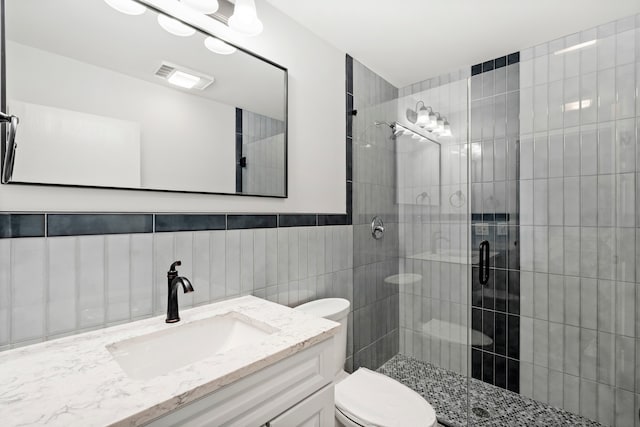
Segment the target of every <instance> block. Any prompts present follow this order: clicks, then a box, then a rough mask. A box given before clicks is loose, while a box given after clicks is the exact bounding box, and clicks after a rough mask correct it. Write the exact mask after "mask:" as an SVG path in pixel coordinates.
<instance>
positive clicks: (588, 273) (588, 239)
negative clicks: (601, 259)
mask: <svg viewBox="0 0 640 427" xmlns="http://www.w3.org/2000/svg"><path fill="white" fill-rule="evenodd" d="M599 230H602V229H598V228H595V227H582V228H581V229H580V274H581V276H583V277H594V278H595V277H598V269H599V264H598V253H599V251H600V250H604V249H603V248H601V247H599V246H598V231H599ZM612 249H613V248H612ZM600 277H603V276H600Z"/></svg>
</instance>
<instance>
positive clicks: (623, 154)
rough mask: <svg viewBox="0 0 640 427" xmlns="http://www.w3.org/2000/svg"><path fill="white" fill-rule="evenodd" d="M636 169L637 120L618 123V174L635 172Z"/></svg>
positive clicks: (619, 121)
mask: <svg viewBox="0 0 640 427" xmlns="http://www.w3.org/2000/svg"><path fill="white" fill-rule="evenodd" d="M635 168H636V129H635V120H633V119H625V120H618V121H616V172H618V173H625V172H634V171H635Z"/></svg>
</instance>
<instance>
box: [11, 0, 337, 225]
mask: <svg viewBox="0 0 640 427" xmlns="http://www.w3.org/2000/svg"><path fill="white" fill-rule="evenodd" d="M147 2H148V3H153V4H154V5H155V6H157V7H159V8H161V9H164V10H170V11H172V12H174V13H176V14H179V15H180V16H181V17H182V18H183V19H186V20H189V21H191V22H193V23H195V24H196V25H198V26H200V27H201V28H205V29H208V30H210V31H211V32H214V33H217V34H220V35H221V36H223V37H224V38H226V39H227V40H229V41H232V42H234V43H236V44H238V45H240V46H243V47H245V48H247V49H249V50H251V51H253V52H255V53H257V54H258V55H261V56H264V57H266V58H269V59H270V60H272V61H274V62H276V63H279V64H280V65H283V66H284V67H286V68H288V70H289V198H288V199H269V198H254V197H244V196H217V195H195V194H194V195H189V194H173V193H151V192H139V191H127V190H102V189H82V188H57V187H46V186H19V185H3V186H0V210H2V211H42V210H46V211H157V212H168V211H171V212H225V211H228V212H231V211H235V212H326V213H343V212H344V211H345V203H344V201H345V185H344V182H345V150H344V144H345V109H344V78H345V74H344V53H343V52H340V51H338V50H336V49H335V48H333V47H331V46H330V45H328V44H327V43H326V42H324V41H322V40H321V39H319V38H318V37H316V36H315V35H313V34H312V33H311V32H310V31H308V30H306V29H305V28H303V27H301V26H300V25H298V24H297V23H295V22H294V21H292V20H291V19H290V18H288V17H287V16H285V15H283V14H282V13H281V12H279V11H277V10H276V9H274V8H273V7H272V6H271V5H269V4H268V3H266V2H265V1H264V0H257V1H256V4H257V8H258V14H259V16H260V18H261V19H262V21H263V23H264V27H265V29H264V32H263V33H262V34H261V35H260V36H258V37H254V38H252V39H246V40H241V39H239V38H235V39H234V38H232V37H231V36H229V35H228V34H224V33H225V28H224V27H223V26H222V25H221V24H219V23H217V22H215V21H212V20H210V19H208V18H205V17H203V16H198V15H197V14H193V13H189V11H186V10H185V9H184V8H180V6H179V5H178V6H176V5H175V4H174V2H173V1H172V0H147ZM171 173H174V174H179V173H180V170H179V168H177V169H175V170H173V171H171Z"/></svg>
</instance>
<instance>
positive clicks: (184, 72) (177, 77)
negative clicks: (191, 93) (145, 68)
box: [155, 61, 215, 90]
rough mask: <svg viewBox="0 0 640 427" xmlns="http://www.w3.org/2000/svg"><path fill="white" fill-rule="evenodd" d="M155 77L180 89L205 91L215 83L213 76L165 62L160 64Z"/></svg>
mask: <svg viewBox="0 0 640 427" xmlns="http://www.w3.org/2000/svg"><path fill="white" fill-rule="evenodd" d="M155 75H156V76H157V77H159V78H161V79H163V80H165V81H166V82H167V83H169V84H171V85H174V86H178V87H180V88H182V89H198V90H205V89H206V88H207V87H209V86H210V85H211V83H213V82H214V81H215V79H214V78H213V76H208V75H206V74H204V73H201V72H200V71H195V70H191V69H189V68H187V67H183V66H181V65H176V64H172V63H170V62H166V61H163V62H162V63H161V64H160V67H159V68H158V69H157V70H156V72H155Z"/></svg>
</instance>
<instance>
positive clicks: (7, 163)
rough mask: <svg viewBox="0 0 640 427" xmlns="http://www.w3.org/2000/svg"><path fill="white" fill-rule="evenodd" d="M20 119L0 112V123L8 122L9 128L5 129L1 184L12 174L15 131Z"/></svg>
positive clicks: (9, 179) (6, 181)
mask: <svg viewBox="0 0 640 427" xmlns="http://www.w3.org/2000/svg"><path fill="white" fill-rule="evenodd" d="M19 122H20V119H18V117H16V116H12V115H10V114H6V113H2V112H0V123H8V124H9V129H8V130H7V139H6V142H5V147H4V153H3V154H4V156H3V162H2V179H1V180H0V181H1V182H2V183H3V184H6V183H8V182H9V181H11V175H13V165H14V163H15V160H16V148H18V145H17V144H16V132H17V131H18V123H19Z"/></svg>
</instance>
